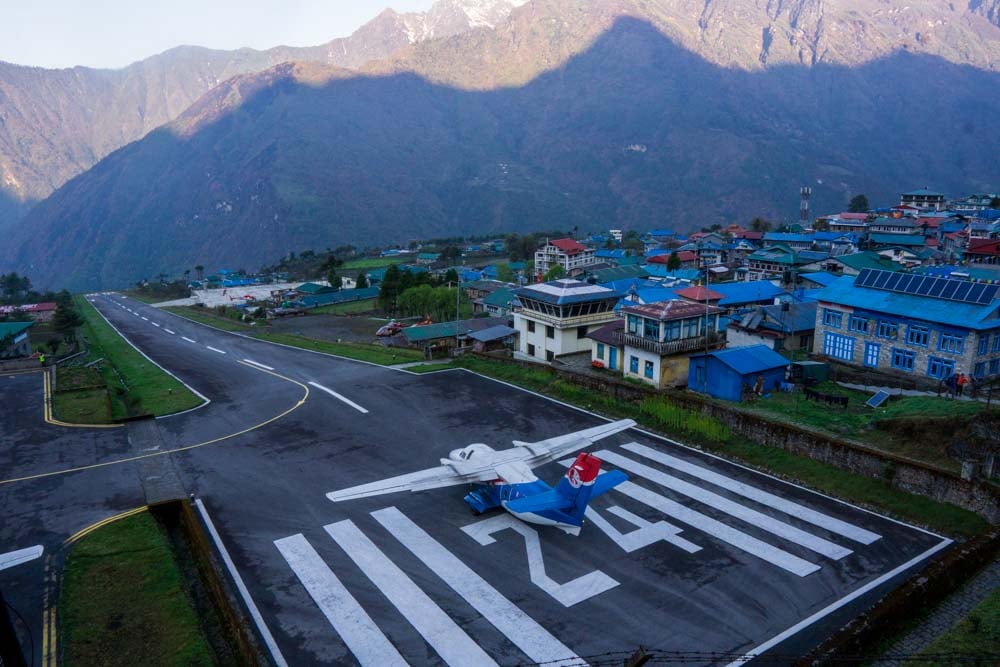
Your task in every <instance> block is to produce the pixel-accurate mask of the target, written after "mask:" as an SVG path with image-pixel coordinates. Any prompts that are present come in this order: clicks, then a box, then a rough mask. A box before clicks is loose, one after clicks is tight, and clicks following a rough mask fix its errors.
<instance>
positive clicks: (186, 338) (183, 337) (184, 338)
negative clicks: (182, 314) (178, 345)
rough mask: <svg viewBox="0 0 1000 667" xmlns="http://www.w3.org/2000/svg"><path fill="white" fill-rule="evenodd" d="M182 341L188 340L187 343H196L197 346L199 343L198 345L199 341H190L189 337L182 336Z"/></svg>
mask: <svg viewBox="0 0 1000 667" xmlns="http://www.w3.org/2000/svg"><path fill="white" fill-rule="evenodd" d="M181 340H186V341H187V342H189V343H195V344H197V343H198V341H196V340H191V339H190V338H188V337H187V336H181Z"/></svg>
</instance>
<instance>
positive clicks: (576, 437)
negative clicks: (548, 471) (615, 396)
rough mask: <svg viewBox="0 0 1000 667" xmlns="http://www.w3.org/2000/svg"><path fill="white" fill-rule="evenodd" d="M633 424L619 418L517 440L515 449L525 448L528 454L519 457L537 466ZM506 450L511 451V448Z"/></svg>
mask: <svg viewBox="0 0 1000 667" xmlns="http://www.w3.org/2000/svg"><path fill="white" fill-rule="evenodd" d="M633 426H635V421H634V420H632V419H619V420H618V421H616V422H610V423H607V424H601V425H600V426H594V427H593V428H588V429H584V430H582V431H576V432H574V433H567V434H565V435H557V436H556V437H554V438H549V439H548V440H541V441H539V442H520V441H518V440H515V441H514V445H515V450H517V449H518V448H524V451H525V453H526V454H527V455H526V456H522V457H519V458H520V459H521V460H523V461H524V462H525V463H527V464H528V465H529V466H530V467H532V468H535V467H537V466H540V465H544V464H546V463H549V462H551V461H555V460H556V459H558V458H560V457H562V456H566V455H567V454H572V453H573V452H575V451H577V450H579V449H583V448H584V447H588V446H590V445H592V444H593V443H594V442H595V441H597V440H600V439H602V438H607V437H608V436H611V435H614V434H615V433H621V432H622V431H625V430H627V429H630V428H632V427H633ZM506 451H508V452H509V451H511V450H506Z"/></svg>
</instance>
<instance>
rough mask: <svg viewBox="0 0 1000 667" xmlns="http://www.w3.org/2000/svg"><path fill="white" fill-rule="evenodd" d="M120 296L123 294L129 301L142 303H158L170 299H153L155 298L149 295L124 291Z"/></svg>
mask: <svg viewBox="0 0 1000 667" xmlns="http://www.w3.org/2000/svg"><path fill="white" fill-rule="evenodd" d="M122 294H124V295H125V296H127V297H128V298H130V299H135V300H136V301H141V302H142V303H159V302H161V301H169V300H170V299H161V298H157V297H155V296H153V295H151V294H140V293H139V292H135V291H126V292H123V293H122Z"/></svg>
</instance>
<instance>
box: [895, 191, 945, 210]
mask: <svg viewBox="0 0 1000 667" xmlns="http://www.w3.org/2000/svg"><path fill="white" fill-rule="evenodd" d="M899 205H900V206H909V207H911V208H915V209H920V210H926V209H929V208H932V209H935V210H937V211H940V210H941V209H943V208H944V195H943V194H941V193H940V192H934V191H933V190H928V189H927V188H920V189H918V190H912V191H910V192H904V193H903V194H901V195H899Z"/></svg>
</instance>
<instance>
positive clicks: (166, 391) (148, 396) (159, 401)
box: [56, 297, 202, 423]
mask: <svg viewBox="0 0 1000 667" xmlns="http://www.w3.org/2000/svg"><path fill="white" fill-rule="evenodd" d="M76 305H77V311H78V312H79V313H80V316H81V317H82V318H83V320H84V324H83V326H82V327H81V328H80V332H81V335H82V336H83V338H84V339H85V340H86V343H87V347H88V349H89V352H88V359H87V360H88V361H92V360H93V361H96V360H97V359H103V361H102V362H101V364H100V366H101V375H102V376H103V378H104V380H105V383H106V384H107V387H108V395H109V398H110V404H111V408H110V409H111V417H112V419H121V418H123V417H128V416H133V415H139V414H153V415H157V416H159V415H168V414H171V413H174V412H180V411H182V410H189V409H191V408H193V407H197V406H198V405H201V402H202V401H201V399H200V398H198V397H197V396H195V395H194V394H193V393H192V392H191V391H190V390H189V389H188V388H187V387H185V386H184V385H183V384H182V383H181V382H179V381H178V380H177V379H175V378H173V377H172V376H170V375H168V374H167V373H166V372H164V371H163V369H161V368H160V367H159V366H157V365H156V364H154V363H153V362H151V361H150V360H149V359H147V358H146V357H144V356H142V355H141V354H139V352H137V351H136V349H135V348H133V347H132V346H131V345H129V344H128V343H127V342H126V341H125V340H124V339H123V338H122V337H121V336H119V335H118V333H117V332H116V331H115V330H114V329H113V328H111V326H110V325H109V324H108V323H107V322H105V321H104V318H102V317H101V315H100V313H98V312H97V310H96V309H95V308H94V307H93V306H92V305H91V304H90V302H89V301H87V300H86V299H84V298H83V297H76ZM56 416H57V417H59V418H60V419H64V420H65V421H69V419H67V418H66V417H65V416H63V415H62V414H61V413H59V412H58V410H57V412H56ZM92 423H93V422H92Z"/></svg>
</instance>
